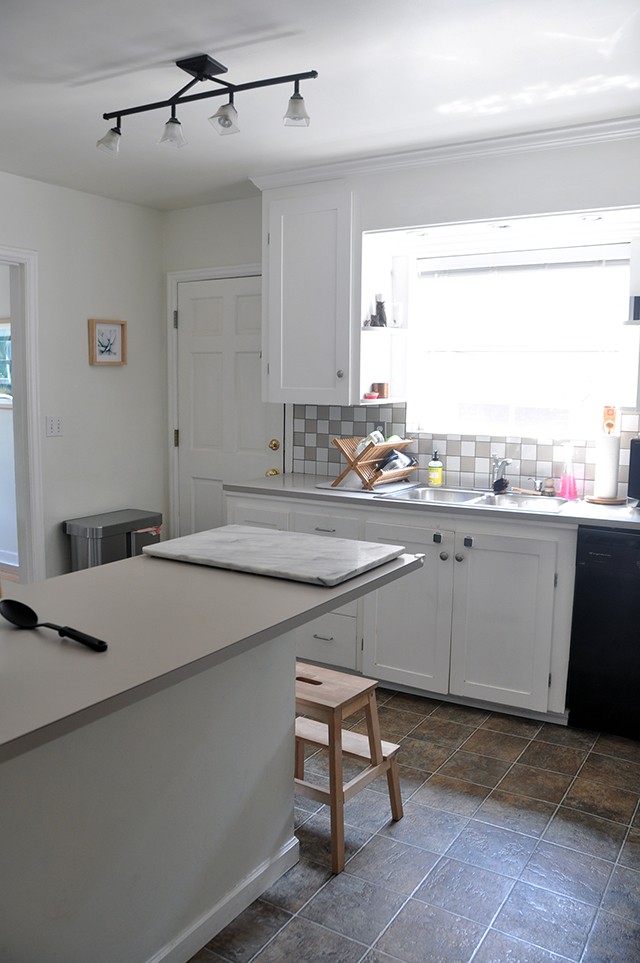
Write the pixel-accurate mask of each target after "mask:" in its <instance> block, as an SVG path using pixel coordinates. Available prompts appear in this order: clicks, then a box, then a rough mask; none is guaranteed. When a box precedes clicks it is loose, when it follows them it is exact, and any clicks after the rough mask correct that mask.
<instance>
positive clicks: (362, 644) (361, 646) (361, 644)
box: [360, 637, 364, 652]
mask: <svg viewBox="0 0 640 963" xmlns="http://www.w3.org/2000/svg"><path fill="white" fill-rule="evenodd" d="M360 651H361V652H364V637H363V638H361V639H360Z"/></svg>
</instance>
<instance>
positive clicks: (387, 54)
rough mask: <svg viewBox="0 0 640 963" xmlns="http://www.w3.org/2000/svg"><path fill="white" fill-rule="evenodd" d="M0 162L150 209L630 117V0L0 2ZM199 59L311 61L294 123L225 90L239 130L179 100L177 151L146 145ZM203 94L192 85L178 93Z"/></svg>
mask: <svg viewBox="0 0 640 963" xmlns="http://www.w3.org/2000/svg"><path fill="white" fill-rule="evenodd" d="M0 26H1V30H0V83H1V85H2V87H1V89H2V97H1V98H0V129H1V130H2V137H1V138H0V169H2V170H5V171H9V172H12V173H15V174H20V175H22V176H25V177H29V178H35V179H37V180H42V181H46V182H49V183H52V184H59V185H63V186H67V187H73V188H76V189H79V190H83V191H89V192H92V193H95V194H101V195H104V196H106V197H112V198H119V199H122V200H126V201H134V202H137V203H140V204H145V205H150V206H153V207H157V208H160V209H172V208H179V207H189V206H193V205H198V204H203V203H209V202H213V201H219V200H225V199H233V198H237V197H246V196H251V195H253V194H256V193H257V189H256V188H255V186H254V185H253V184H252V183H251V182H250V181H249V179H248V178H249V177H250V176H251V175H264V174H269V173H275V172H278V171H282V170H292V169H296V168H304V167H312V166H314V167H315V166H317V165H322V164H329V163H332V162H339V161H347V160H351V159H354V158H365V157H369V156H374V155H380V154H390V153H397V152H403V151H411V150H420V149H424V148H429V147H434V146H443V145H449V144H456V143H464V142H467V141H473V140H481V139H485V138H492V137H495V136H501V135H505V134H511V133H526V132H530V131H541V130H548V129H554V128H560V127H565V126H573V125H582V124H590V123H598V122H601V121H606V120H610V119H620V118H632V117H636V116H637V115H640V65H639V64H640V61H639V60H638V51H639V50H640V4H638V2H637V0H606V2H604V0H392V2H390V0H313V2H311V0H274V2H271V3H266V2H265V0H217V2H212V0H182V2H181V3H178V2H176V0H109V2H97V0H53V2H51V0H49V2H47V0H3V3H2V12H1V14H0ZM198 53H207V54H209V55H210V56H212V57H214V58H215V59H217V60H220V61H222V63H224V64H226V66H227V67H228V68H229V69H228V73H227V74H226V79H227V80H229V81H230V82H231V83H234V84H241V83H246V82H248V81H252V80H256V79H261V78H263V77H272V76H278V75H283V74H290V73H298V72H303V71H307V70H317V71H318V74H319V76H318V78H317V79H316V80H308V81H305V82H304V83H303V84H302V85H301V93H302V94H303V96H304V97H305V101H306V105H307V109H308V111H309V114H310V115H311V126H310V127H309V128H290V127H287V128H286V127H284V126H283V125H282V116H283V114H284V112H285V109H286V103H287V100H288V97H289V95H290V93H291V90H290V88H289V87H272V88H265V89H261V90H253V91H248V92H246V93H244V94H242V95H240V94H238V95H237V97H236V107H237V109H238V113H239V123H240V127H241V132H240V133H238V134H234V135H233V136H229V137H219V136H218V135H217V134H216V133H215V131H214V130H213V128H212V127H211V125H210V124H208V123H207V118H208V117H209V116H210V115H211V114H212V113H214V112H215V110H216V109H217V108H218V107H219V106H220V104H221V103H223V102H224V99H223V98H214V99H212V100H210V101H201V102H199V103H195V104H190V105H185V106H184V107H183V108H182V109H181V110H180V112H179V115H178V116H179V118H180V119H181V121H182V125H183V129H184V132H185V135H186V137H187V140H188V145H187V146H186V147H185V148H183V149H181V150H172V149H171V148H167V147H166V146H165V145H162V146H158V145H157V141H158V138H159V136H160V133H161V131H162V127H163V124H164V121H165V120H166V117H167V116H168V111H158V112H151V113H145V114H139V115H136V116H133V117H130V118H123V121H122V139H121V145H120V154H119V156H118V157H117V158H111V157H110V156H109V155H107V154H105V153H103V152H102V151H97V150H96V149H95V143H96V140H97V139H98V138H99V137H101V136H102V135H103V134H104V133H105V132H106V130H107V129H108V127H109V126H110V124H107V123H106V122H105V121H103V119H102V114H103V113H104V112H108V111H114V110H117V109H123V108H126V107H132V106H136V105H138V104H143V103H149V102H153V101H158V100H166V99H168V98H169V97H170V96H171V95H173V94H174V93H176V92H177V91H178V90H179V89H180V88H181V87H183V86H184V84H185V83H187V82H188V81H189V79H190V78H189V76H188V75H187V74H185V73H184V72H182V71H180V70H178V69H177V68H176V66H175V61H176V60H178V59H181V58H184V57H188V56H192V55H194V54H198ZM209 87H210V88H211V89H213V87H214V85H213V84H210V83H207V82H205V83H203V84H199V85H198V86H197V88H196V89H195V90H194V91H192V92H200V91H202V90H205V89H207V88H209Z"/></svg>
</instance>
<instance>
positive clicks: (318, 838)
mask: <svg viewBox="0 0 640 963" xmlns="http://www.w3.org/2000/svg"><path fill="white" fill-rule="evenodd" d="M296 836H297V837H298V839H299V840H300V855H301V856H304V857H305V858H306V859H308V860H310V861H311V862H312V863H320V864H321V865H322V866H331V823H330V821H329V817H328V816H325V815H324V814H323V813H318V815H316V816H312V817H311V818H310V819H309V820H307V822H306V823H305V824H304V825H303V826H300V828H299V829H296ZM370 838H371V834H370V833H367V832H363V830H361V829H356V828H355V827H353V826H347V825H345V827H344V852H345V859H346V860H349V859H350V858H351V857H352V856H353V855H354V854H355V853H357V851H358V850H359V849H360V847H361V846H364V844H365V843H366V842H367V840H368V839H370Z"/></svg>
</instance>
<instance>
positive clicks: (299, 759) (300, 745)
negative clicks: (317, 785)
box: [294, 739, 304, 779]
mask: <svg viewBox="0 0 640 963" xmlns="http://www.w3.org/2000/svg"><path fill="white" fill-rule="evenodd" d="M294 775H295V778H296V779H304V742H303V740H302V739H296V758H295V768H294Z"/></svg>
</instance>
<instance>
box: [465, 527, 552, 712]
mask: <svg viewBox="0 0 640 963" xmlns="http://www.w3.org/2000/svg"><path fill="white" fill-rule="evenodd" d="M455 559H456V561H455V576H454V605H453V622H452V632H451V679H450V689H449V691H450V692H451V693H452V694H453V695H461V696H467V697H469V698H471V699H484V700H486V701H488V702H497V703H500V704H502V705H510V706H520V707H522V708H524V709H535V710H539V711H540V712H545V711H546V709H547V704H548V699H549V667H550V659H551V641H552V631H553V603H554V581H555V568H556V544H555V542H547V541H543V540H541V539H536V538H517V537H512V536H510V535H478V534H475V533H469V534H468V535H463V534H457V535H456V545H455Z"/></svg>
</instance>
